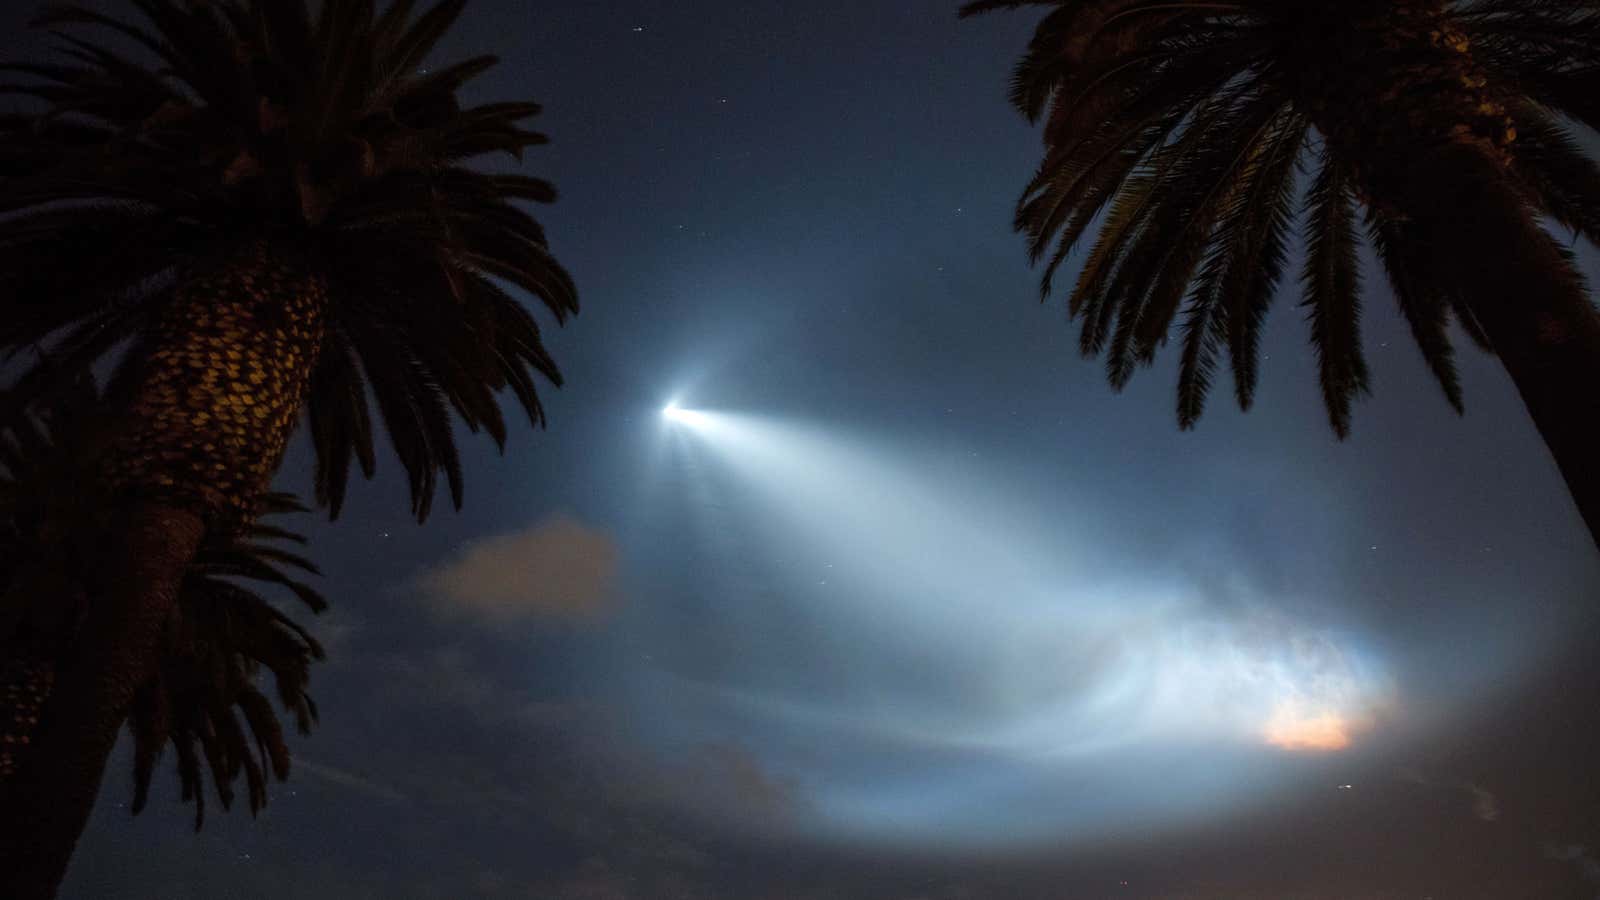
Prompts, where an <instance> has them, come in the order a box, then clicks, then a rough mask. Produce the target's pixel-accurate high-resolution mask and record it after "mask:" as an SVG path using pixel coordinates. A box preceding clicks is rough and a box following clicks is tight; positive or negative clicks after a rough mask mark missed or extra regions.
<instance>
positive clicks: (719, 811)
mask: <svg viewBox="0 0 1600 900" xmlns="http://www.w3.org/2000/svg"><path fill="white" fill-rule="evenodd" d="M651 780H652V781H653V782H654V783H653V784H648V785H641V787H644V788H645V790H646V791H647V792H649V793H651V794H654V795H655V797H656V798H657V799H663V800H667V801H668V802H671V803H674V804H682V805H686V806H687V807H688V808H690V809H693V810H696V811H697V812H699V813H701V814H704V815H707V816H710V817H711V818H713V819H715V820H718V821H723V822H726V821H729V820H734V821H744V822H759V823H763V824H766V825H771V824H775V823H781V822H785V821H788V820H790V819H791V818H792V817H793V816H794V815H796V814H797V813H798V812H799V811H800V810H801V809H802V808H803V806H804V803H805V801H804V800H803V798H802V796H801V793H800V786H799V784H798V783H797V782H796V781H795V780H794V779H792V778H789V777H786V776H784V775H781V774H778V773H775V772H773V771H772V770H771V769H769V768H768V767H767V765H766V764H765V763H764V762H763V761H762V760H761V759H760V758H759V757H758V756H757V755H756V754H755V753H753V752H752V751H751V750H750V749H749V748H747V747H745V746H743V745H742V744H739V743H735V742H733V741H712V742H708V743H704V744H700V745H698V746H697V747H696V748H695V751H694V757H693V758H692V759H691V760H688V761H685V762H681V763H678V764H675V765H668V766H664V767H662V768H661V769H659V770H657V771H656V772H654V773H653V777H652V778H651Z"/></svg>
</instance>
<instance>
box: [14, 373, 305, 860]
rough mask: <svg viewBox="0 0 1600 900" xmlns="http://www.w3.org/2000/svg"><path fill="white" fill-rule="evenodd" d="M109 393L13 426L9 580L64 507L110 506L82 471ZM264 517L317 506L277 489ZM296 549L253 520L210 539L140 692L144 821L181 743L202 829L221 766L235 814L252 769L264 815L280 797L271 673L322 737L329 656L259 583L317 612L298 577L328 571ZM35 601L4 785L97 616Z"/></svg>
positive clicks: (222, 791)
mask: <svg viewBox="0 0 1600 900" xmlns="http://www.w3.org/2000/svg"><path fill="white" fill-rule="evenodd" d="M99 399H100V398H99V396H98V393H97V392H96V391H95V390H94V389H93V387H92V386H90V385H88V384H87V383H86V382H83V381H79V382H77V383H74V384H73V385H72V386H71V389H70V390H69V391H67V392H64V394H63V395H62V396H61V397H59V398H58V399H57V400H56V401H55V402H53V403H51V404H48V405H47V406H45V407H44V408H43V409H42V410H40V411H38V412H32V411H30V412H29V413H28V414H25V415H22V416H19V417H17V418H14V419H13V420H11V421H10V422H9V423H8V427H6V428H4V429H0V584H7V583H9V582H10V580H11V579H12V578H13V577H15V576H16V575H17V574H18V573H19V572H20V571H21V569H22V566H21V565H20V564H19V561H21V560H25V559H29V558H33V557H35V556H37V555H39V554H44V553H49V552H51V548H52V544H53V543H55V541H54V539H53V537H52V536H51V535H50V534H49V528H50V527H51V522H52V521H53V520H54V518H55V517H56V515H57V514H59V513H60V512H61V511H62V510H63V509H72V508H76V509H88V508H93V507H94V506H95V505H97V504H98V503H100V502H102V501H101V499H100V498H99V497H97V496H95V491H94V485H93V483H92V482H85V481H84V480H83V479H81V478H80V477H79V476H80V474H81V473H80V472H79V471H77V464H78V462H79V460H80V459H81V455H80V454H79V453H78V452H76V450H75V448H77V447H80V446H82V444H83V442H84V441H85V440H86V439H90V437H91V435H92V432H93V430H94V428H95V425H96V424H97V421H96V412H97V407H98V405H99ZM262 511H263V513H264V515H267V516H281V515H285V514H290V513H297V512H306V511H307V510H306V508H305V507H304V506H302V505H301V504H300V503H299V502H298V501H297V500H296V499H295V498H294V497H292V496H290V495H288V494H282V493H270V494H267V495H266V496H265V497H264V498H263V500H262ZM284 542H289V543H294V544H303V543H304V542H305V538H304V537H302V536H301V535H299V534H297V533H295V532H293V531H289V530H286V529H283V528H281V527H278V526H275V525H271V524H267V523H265V522H256V523H252V524H251V525H250V526H249V527H248V528H247V529H246V531H245V532H244V534H242V535H239V536H237V537H235V536H225V535H220V534H218V535H208V536H207V539H206V540H205V542H203V543H202V544H201V546H200V549H199V551H198V552H197V553H196V555H195V559H194V561H193V562H192V563H191V564H190V567H189V570H188V572H187V573H185V576H184V579H183V588H182V591H181V593H180V594H179V597H178V602H177V605H176V606H175V607H174V609H173V611H172V613H171V615H170V617H169V619H168V621H167V623H166V625H165V627H164V628H163V631H162V637H161V644H160V648H161V649H160V659H159V662H158V664H157V667H156V669H155V671H154V672H152V673H151V674H150V675H149V677H147V678H146V680H145V681H144V683H142V684H141V685H140V686H139V687H138V690H137V693H136V695H135V700H134V705H133V709H132V715H131V717H130V720H129V726H130V731H131V734H132V736H133V740H134V767H133V776H134V797H133V806H132V809H133V813H134V814H135V815H137V814H138V813H139V812H141V811H142V810H143V809H144V807H145V804H146V802H147V801H148V798H149V791H150V780H151V777H152V775H153V774H154V771H155V764H156V763H157V762H158V761H159V759H160V757H161V755H162V752H163V750H164V748H165V747H166V746H167V744H169V743H170V744H171V745H172V746H173V747H174V748H175V750H176V756H177V773H178V778H179V783H180V786H181V788H182V799H183V800H184V801H186V802H187V801H189V800H191V799H192V800H193V801H194V803H195V828H196V830H198V829H199V828H200V827H201V825H202V824H203V823H204V821H205V786H204V775H205V773H206V772H207V771H209V773H210V776H211V780H212V782H213V784H214V785H215V790H216V793H217V797H218V799H219V800H220V801H221V803H222V806H223V808H224V809H227V808H228V807H229V806H230V805H231V803H232V801H233V796H234V792H233V785H234V783H235V782H236V781H237V780H238V779H239V777H240V776H241V775H242V776H243V777H244V779H245V782H246V785H247V788H248V797H249V805H250V810H251V812H252V813H255V812H258V811H259V810H260V809H261V807H262V806H263V805H264V804H265V803H266V799H267V796H266V783H267V776H268V773H270V774H271V775H273V776H276V777H277V778H278V779H279V780H282V779H284V778H287V777H288V774H289V750H288V746H287V743H286V742H285V740H284V729H283V725H282V723H281V722H280V720H279V718H278V714H277V712H276V711H275V710H274V709H273V706H272V703H271V702H270V701H269V700H268V699H267V697H266V695H265V694H263V693H262V691H261V689H260V688H259V687H258V685H257V676H258V674H259V673H260V672H261V671H262V670H263V669H265V670H267V671H269V672H271V673H272V676H273V680H274V682H275V687H276V691H277V695H278V698H279V700H280V702H281V703H282V705H283V708H284V710H285V711H286V712H288V713H290V714H291V715H292V716H293V717H294V721H295V724H296V726H297V728H298V730H299V731H300V732H301V733H302V734H309V733H310V730H311V726H312V724H313V723H314V722H315V721H316V716H317V712H316V704H315V703H314V702H313V701H312V699H311V697H310V695H309V694H308V693H307V692H306V687H307V684H308V682H309V679H310V666H311V663H312V662H313V661H315V660H319V659H321V658H322V657H323V650H322V646H321V644H319V643H318V642H317V640H316V639H315V638H313V637H312V636H311V634H310V633H309V632H307V631H306V630H305V629H304V628H303V627H301V626H300V625H299V624H297V623H296V622H295V621H294V620H293V619H291V618H289V617H288V616H287V615H286V614H285V613H283V612H282V611H280V610H279V609H278V608H277V607H276V606H274V605H273V604H272V603H271V602H270V601H269V600H268V599H266V598H265V597H264V596H263V595H262V594H261V593H259V592H258V591H257V590H256V589H255V588H254V587H253V585H255V584H260V585H262V586H276V587H278V588H281V589H283V591H284V592H285V593H287V594H290V595H292V596H293V597H295V598H296V599H297V600H298V601H299V602H300V603H302V604H304V605H305V606H306V607H308V608H309V609H310V610H311V611H312V612H314V613H315V612H321V611H323V610H324V609H326V608H327V603H326V601H325V600H324V599H323V597H322V595H321V594H319V593H318V592H317V591H316V590H315V589H313V588H312V587H310V586H309V585H307V584H305V583H304V582H303V581H301V580H299V578H298V577H297V573H305V574H316V573H317V570H316V567H315V566H314V565H312V564H311V562H310V561H309V560H307V559H305V558H304V557H302V556H300V555H298V554H296V553H293V552H289V551H286V550H284V549H283V548H282V547H281V546H275V545H277V544H282V543H284ZM8 599H12V600H15V599H17V598H16V597H15V595H13V596H11V597H9V598H8ZM25 599H26V601H27V602H25V603H22V604H20V605H18V606H8V607H7V608H6V609H5V610H4V613H5V619H4V621H5V622H6V623H7V630H6V631H5V632H4V637H5V643H6V646H7V648H8V650H9V652H8V653H7V659H8V661H9V662H10V663H11V664H12V665H13V666H15V667H16V668H17V669H18V670H19V671H21V672H27V673H28V674H29V675H30V676H31V677H30V678H28V679H26V680H25V681H23V680H19V681H17V682H8V683H6V685H5V687H4V688H0V690H4V691H5V693H4V694H0V782H3V781H4V780H6V779H8V778H9V777H11V776H12V775H14V774H15V769H16V765H15V763H16V762H17V760H18V759H19V758H20V756H21V752H22V751H25V750H26V749H27V747H28V746H29V744H30V743H31V740H32V737H33V734H34V732H35V731H36V730H37V727H38V724H39V718H40V712H41V708H42V706H43V704H44V700H45V699H46V698H47V697H48V695H49V693H50V688H51V684H52V683H53V680H54V671H55V666H56V665H57V664H58V662H59V660H58V656H59V654H60V652H61V650H62V649H63V648H65V647H67V646H69V645H70V641H69V636H70V632H71V631H72V630H74V629H75V628H76V627H77V626H78V623H79V622H80V621H81V619H82V615H83V609H82V608H81V604H79V605H78V608H64V607H63V605H62V604H61V602H60V597H59V596H45V597H41V596H37V595H34V596H28V597H26V598H25ZM241 718H242V724H241Z"/></svg>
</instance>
